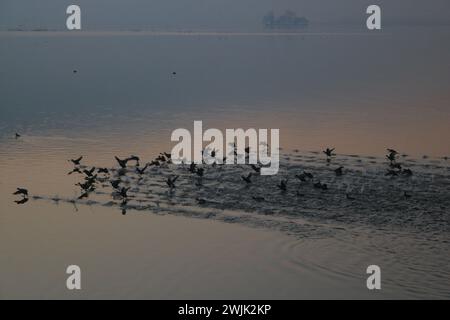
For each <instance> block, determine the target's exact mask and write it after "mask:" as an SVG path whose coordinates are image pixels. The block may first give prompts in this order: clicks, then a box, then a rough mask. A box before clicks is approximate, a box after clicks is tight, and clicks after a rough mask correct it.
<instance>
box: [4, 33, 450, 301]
mask: <svg viewBox="0 0 450 320" xmlns="http://www.w3.org/2000/svg"><path fill="white" fill-rule="evenodd" d="M332 31H333V30H331V32H327V33H321V34H316V33H314V34H304V35H257V34H240V35H236V34H232V33H229V34H189V35H188V36H187V35H185V34H182V33H181V34H152V33H144V34H139V33H125V34H124V33H118V34H115V33H108V34H105V33H88V34H78V35H76V36H66V34H52V33H38V34H36V33H31V34H25V33H1V34H0V38H1V41H0V175H1V177H2V178H1V179H0V206H1V207H0V208H1V210H0V250H1V253H2V254H1V255H0V256H1V257H0V262H1V266H2V268H1V269H2V274H1V275H0V297H2V298H15V297H23V298H52V297H61V298H101V297H102V298H103V297H104V298H318V297H325V298H326V297H331V298H448V297H449V296H450V287H449V283H450V281H449V280H450V270H449V267H448V266H449V265H450V261H449V259H450V257H449V254H448V252H449V240H450V239H449V236H448V232H447V231H448V226H449V225H450V223H449V215H448V214H449V212H448V209H447V208H443V209H442V214H441V215H440V216H439V219H440V220H436V219H434V220H433V221H431V222H430V223H431V224H432V225H433V226H435V227H433V228H428V229H427V228H426V225H425V226H422V227H420V226H419V224H418V223H414V222H412V223H407V218H406V217H405V225H406V226H405V227H399V226H398V224H396V225H392V224H390V223H389V222H386V224H385V225H382V224H379V223H377V224H372V223H357V222H358V221H356V222H355V223H353V222H350V221H348V220H346V219H336V220H330V219H322V217H321V215H320V214H314V210H310V209H308V212H306V210H305V208H304V207H303V208H302V206H301V205H299V207H298V214H296V215H295V217H294V218H295V222H296V223H297V224H299V225H300V226H303V227H301V228H300V229H299V230H300V231H296V232H289V231H290V230H289V229H288V230H286V229H285V228H284V229H283V228H279V227H277V228H274V227H273V226H274V225H275V223H273V221H272V222H271V223H267V224H266V225H263V226H261V225H260V224H255V223H249V221H251V220H252V219H253V218H254V217H256V216H257V215H255V214H254V213H251V212H250V213H249V215H250V216H252V215H253V216H252V217H251V219H250V218H246V219H236V218H234V220H235V221H228V222H236V223H224V221H223V220H226V219H219V220H222V221H217V219H205V217H204V216H201V219H196V218H193V217H192V216H191V217H190V216H188V217H186V216H182V217H181V216H180V213H179V212H177V210H176V209H172V210H166V211H165V212H159V213H157V214H155V212H151V211H148V212H147V211H135V212H134V211H133V210H131V211H130V214H128V215H126V216H122V215H121V214H120V211H119V210H117V208H108V207H102V206H96V205H91V206H87V205H82V204H80V205H76V206H74V205H71V204H68V203H64V202H60V203H57V202H54V201H51V200H47V201H30V202H29V203H27V204H26V205H24V206H18V205H16V204H15V203H14V202H13V200H14V199H15V197H13V196H12V195H11V193H12V191H14V189H15V188H16V187H17V186H26V187H27V188H29V189H30V191H31V192H32V193H33V194H39V195H47V196H48V197H53V196H57V197H58V198H59V197H66V198H67V197H74V196H75V195H76V194H77V193H78V192H79V191H78V189H77V187H75V186H74V183H75V182H76V180H75V177H73V176H67V172H68V171H69V170H70V169H71V165H70V163H68V162H67V159H69V158H70V157H76V156H78V155H84V157H85V159H86V163H89V164H90V165H95V166H105V167H112V166H113V165H115V164H114V162H113V156H114V155H120V156H127V155H130V154H139V155H140V156H141V157H142V158H144V159H146V160H150V159H151V157H154V156H156V155H157V154H158V153H159V152H161V151H169V150H170V147H171V143H170V134H171V132H172V131H173V130H174V129H176V128H180V127H184V128H188V129H190V130H192V126H193V121H194V120H203V122H204V126H205V127H217V128H235V127H244V128H248V127H255V128H280V132H281V137H280V140H281V146H282V148H283V150H286V152H291V150H293V149H300V150H302V151H304V152H308V151H311V150H321V149H322V148H325V147H327V146H333V147H335V148H336V151H337V153H338V156H343V157H344V155H361V156H363V155H365V156H376V157H379V158H382V157H383V156H384V153H385V149H386V148H387V147H391V148H395V149H398V150H399V151H400V152H401V153H405V154H408V155H409V156H410V157H412V159H422V157H423V156H424V155H427V156H428V158H427V160H426V162H427V163H428V164H425V166H426V165H429V163H430V162H431V164H432V165H433V166H434V167H433V170H434V169H436V170H437V171H436V172H435V173H433V174H434V175H442V176H443V177H444V178H443V179H444V180H441V181H444V182H445V181H447V180H445V177H447V178H446V179H448V175H449V162H448V161H445V160H443V157H444V156H449V155H450V144H449V143H448V137H449V136H450V126H449V122H450V121H449V120H450V90H449V89H450V72H449V71H450V60H449V59H448V57H450V41H449V40H450V30H449V29H445V28H439V29H432V28H425V29H401V30H400V29H394V30H385V31H383V33H379V34H375V35H373V34H367V33H359V32H340V33H333V32H332ZM73 70H77V73H73ZM174 71H175V72H176V75H173V74H172V72H174ZM15 132H20V133H22V134H23V137H22V138H21V139H18V140H16V139H14V133H15ZM289 150H290V151H289ZM317 157H319V156H317ZM422 160H423V159H422ZM435 167H436V168H435ZM433 172H434V171H433ZM444 182H443V184H442V185H444V186H447V184H445V183H444ZM441 199H444V200H445V199H447V198H445V193H443V196H442V197H441ZM231 211H232V212H231V213H230V214H231V215H233V216H235V215H238V214H243V213H244V212H243V211H242V212H241V211H239V210H231ZM311 212H312V213H311ZM133 213H135V214H133ZM152 213H153V214H152ZM423 214H424V215H425V214H426V212H425V211H424V212H423ZM183 215H184V214H183ZM380 215H381V216H382V215H383V212H380ZM414 217H415V218H414V219H418V218H417V216H414ZM433 217H434V216H433ZM281 218H283V219H286V217H281ZM294 218H293V217H292V216H288V217H287V219H294ZM360 220H365V219H364V218H361V219H360ZM288 221H290V220H288ZM426 221H430V220H426ZM397 222H398V221H397ZM277 225H279V224H277ZM436 226H438V227H436ZM69 264H79V265H80V266H81V267H82V269H83V274H84V275H85V278H84V284H85V285H84V288H83V290H82V291H81V292H80V293H71V292H68V291H67V290H66V289H65V277H66V275H65V267H66V266H67V265H69ZM370 264H378V265H380V267H381V268H382V272H383V274H382V276H383V289H382V290H381V291H380V292H376V293H374V292H369V291H368V290H367V289H366V287H365V278H366V274H365V268H366V267H367V266H368V265H370Z"/></svg>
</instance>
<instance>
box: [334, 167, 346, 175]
mask: <svg viewBox="0 0 450 320" xmlns="http://www.w3.org/2000/svg"><path fill="white" fill-rule="evenodd" d="M342 169H344V167H339V168H337V169H335V170H334V173H335V174H336V176H338V177H339V176H342V174H343V171H342Z"/></svg>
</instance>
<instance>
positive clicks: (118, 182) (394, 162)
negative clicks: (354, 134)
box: [14, 133, 413, 213]
mask: <svg viewBox="0 0 450 320" xmlns="http://www.w3.org/2000/svg"><path fill="white" fill-rule="evenodd" d="M16 138H17V139H18V138H20V134H18V133H16ZM334 151H335V149H334V148H326V149H325V150H323V154H325V156H326V162H327V163H328V164H329V163H331V160H332V159H333V158H334V157H335V156H336V154H335V153H334ZM206 152H208V153H209V156H211V157H212V158H214V157H215V155H216V151H215V150H212V151H208V150H203V151H202V155H204V154H205V153H206ZM387 152H388V153H387V155H386V159H387V160H388V163H387V164H388V168H387V171H386V173H385V175H386V176H399V175H402V176H406V177H410V176H412V175H413V172H412V170H411V169H408V168H403V166H402V164H401V163H400V162H399V161H398V156H399V154H398V152H397V151H396V150H393V149H387ZM245 153H246V154H245V157H246V159H248V157H249V154H250V148H248V147H247V148H245ZM234 154H235V156H237V148H236V145H234ZM82 160H83V156H80V157H78V158H75V159H70V160H68V161H69V162H70V163H72V164H73V166H74V167H73V169H72V170H71V171H70V172H69V173H68V175H72V174H79V175H82V176H83V180H82V181H81V182H78V183H77V184H76V186H78V187H79V188H80V191H81V193H80V195H79V196H77V200H82V199H87V198H89V196H90V194H91V193H93V192H94V191H95V190H96V189H97V186H98V183H104V182H106V181H107V182H109V184H110V185H111V187H112V189H113V193H112V196H113V198H114V199H115V200H117V199H119V200H120V206H121V207H122V208H123V210H122V212H123V213H126V209H125V207H126V205H127V204H128V201H129V199H130V195H129V192H130V187H127V186H125V185H124V183H123V180H122V177H124V176H126V175H127V174H128V173H129V172H130V171H131V172H133V171H134V173H135V174H136V175H138V176H139V181H140V180H142V176H143V175H144V174H145V172H146V171H147V170H148V169H149V168H150V167H152V166H154V167H162V166H165V165H168V164H170V163H171V162H172V159H171V154H170V153H167V152H162V153H160V154H159V155H158V156H157V157H156V158H155V159H153V160H152V161H150V162H148V163H146V164H145V165H144V166H141V162H140V161H141V160H140V158H139V157H138V156H136V155H131V156H129V157H127V158H119V157H117V156H115V161H116V162H117V165H118V168H112V169H108V168H96V167H91V168H88V167H86V166H84V165H82ZM225 160H226V157H224V158H223V163H225ZM130 163H131V165H130ZM235 163H236V160H235ZM216 165H218V164H217V163H216V162H214V163H212V164H211V166H212V167H215V166H216ZM245 166H248V167H249V170H251V172H248V173H246V174H244V175H241V180H242V183H243V184H244V185H251V184H253V183H254V176H255V175H260V173H261V168H262V167H261V166H260V165H255V164H248V165H245ZM183 167H185V166H184V163H183ZM130 168H131V170H130ZM205 168H206V167H205V163H203V165H202V166H199V165H197V164H195V163H190V164H189V165H188V166H187V171H188V172H189V173H191V174H192V175H194V177H196V178H197V179H196V180H195V181H196V182H195V184H196V185H198V186H201V184H202V180H201V179H202V177H203V176H204V174H205ZM333 171H334V174H335V175H336V177H340V176H342V175H345V168H344V167H343V166H338V167H336V168H335V169H333ZM294 178H295V179H296V180H298V181H300V182H301V183H308V184H310V185H311V186H312V187H313V188H314V189H319V190H323V191H326V190H328V189H329V187H328V185H327V184H326V183H323V182H321V181H320V180H318V179H315V177H314V175H313V173H311V172H307V171H302V172H301V173H296V174H294ZM178 179H179V175H170V176H167V177H166V180H165V183H166V186H167V188H168V189H169V190H170V191H172V190H173V189H175V188H176V187H177V181H178ZM288 187H289V177H288V178H286V179H282V180H280V181H279V182H278V183H277V184H276V188H278V189H279V190H280V191H281V192H282V193H283V192H286V191H287V190H288ZM296 194H297V196H299V197H301V196H303V194H302V193H301V192H300V191H299V190H297V191H296ZM14 195H18V196H21V198H20V199H19V200H16V201H15V202H16V203H17V204H24V203H26V202H27V201H28V190H27V189H25V188H17V190H16V191H15V192H14ZM403 196H404V197H405V198H410V197H411V195H410V194H408V193H407V192H406V191H405V192H404V193H403ZM252 198H253V199H254V200H255V201H258V202H261V201H265V198H264V196H261V195H254V196H252ZM346 199H348V200H355V198H354V197H353V196H352V195H350V194H349V193H348V192H347V193H346ZM74 201H75V200H74ZM196 201H197V203H199V204H204V203H206V202H207V200H206V199H204V198H196Z"/></svg>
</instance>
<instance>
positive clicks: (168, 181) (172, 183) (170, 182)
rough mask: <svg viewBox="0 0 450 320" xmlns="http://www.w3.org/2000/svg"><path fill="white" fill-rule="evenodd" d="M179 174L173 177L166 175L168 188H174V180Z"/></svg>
mask: <svg viewBox="0 0 450 320" xmlns="http://www.w3.org/2000/svg"><path fill="white" fill-rule="evenodd" d="M178 177H179V176H175V177H173V178H172V177H168V178H167V180H166V183H167V185H168V186H169V188H170V189H173V188H175V187H176V186H175V181H177V179H178Z"/></svg>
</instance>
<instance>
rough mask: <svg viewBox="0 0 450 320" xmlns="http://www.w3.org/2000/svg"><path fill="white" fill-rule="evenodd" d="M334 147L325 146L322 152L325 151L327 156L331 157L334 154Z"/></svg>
mask: <svg viewBox="0 0 450 320" xmlns="http://www.w3.org/2000/svg"><path fill="white" fill-rule="evenodd" d="M333 151H334V148H332V149H330V148H326V149H325V150H324V151H322V152H323V153H325V154H326V155H327V157H332V156H334V153H333Z"/></svg>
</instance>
